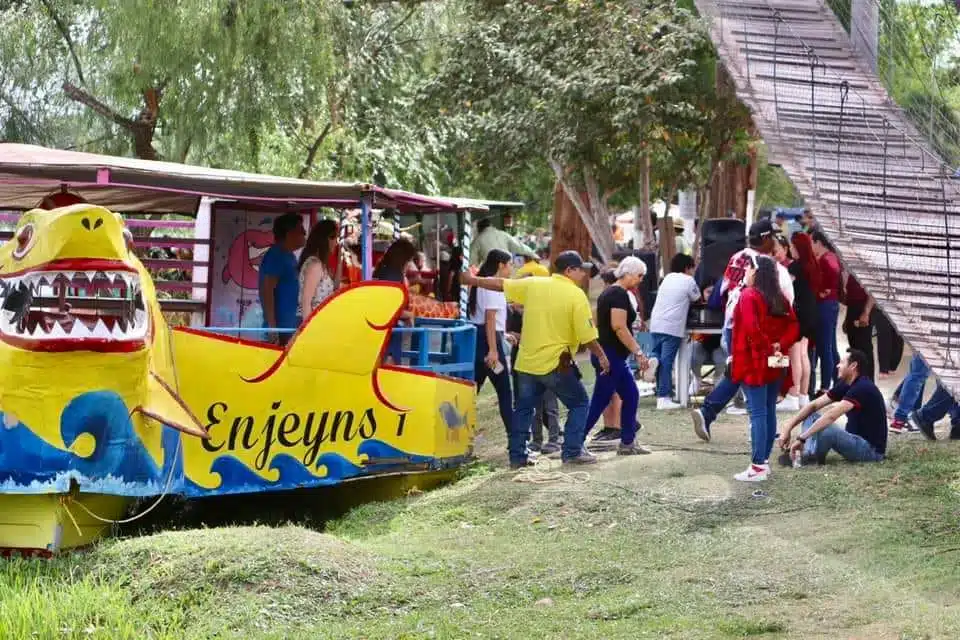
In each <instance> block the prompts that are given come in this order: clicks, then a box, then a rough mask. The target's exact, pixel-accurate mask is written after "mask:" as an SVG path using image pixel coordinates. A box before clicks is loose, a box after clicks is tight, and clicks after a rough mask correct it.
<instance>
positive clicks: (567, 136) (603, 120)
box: [428, 0, 704, 259]
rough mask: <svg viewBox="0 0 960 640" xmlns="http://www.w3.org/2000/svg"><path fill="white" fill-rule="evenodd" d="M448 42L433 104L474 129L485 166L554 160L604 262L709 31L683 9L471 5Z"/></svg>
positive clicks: (623, 4)
mask: <svg viewBox="0 0 960 640" xmlns="http://www.w3.org/2000/svg"><path fill="white" fill-rule="evenodd" d="M466 10H467V15H466V19H465V20H464V22H463V23H462V24H463V26H462V28H461V29H460V30H459V31H458V32H456V33H454V34H453V35H452V36H451V37H450V40H449V43H448V49H449V55H447V56H446V57H445V58H444V61H443V63H442V65H441V66H440V69H439V71H438V73H437V76H436V78H435V79H434V80H433V82H431V83H430V85H429V87H428V95H429V98H430V100H431V103H432V104H436V105H439V107H438V115H440V116H442V118H443V120H445V121H446V122H447V124H448V126H453V127H455V128H458V129H461V130H463V131H465V132H468V133H467V134H466V135H468V136H469V137H470V140H471V143H472V144H471V146H472V147H473V148H474V149H475V152H476V154H477V155H476V161H475V166H477V167H479V168H481V169H482V168H490V167H495V169H493V170H494V171H503V170H505V169H508V168H509V167H517V166H525V165H527V164H528V163H531V162H545V163H547V164H548V165H549V166H550V168H551V170H552V171H553V173H554V176H555V178H556V179H557V180H558V181H559V182H560V183H561V184H562V185H563V187H564V190H565V191H566V192H567V195H568V196H570V198H571V200H572V201H573V203H574V205H575V206H576V208H577V210H578V213H579V214H580V217H581V219H582V220H583V221H584V223H585V224H586V226H587V228H588V229H589V230H590V232H591V235H592V236H593V237H594V240H595V242H596V243H597V246H598V248H599V249H600V251H601V254H602V257H603V258H604V259H608V258H609V256H610V255H611V254H612V247H613V241H612V236H611V235H610V229H609V225H608V224H607V223H606V220H607V215H608V207H607V204H608V202H609V199H610V197H611V196H612V195H614V194H615V193H617V192H618V191H620V190H623V189H627V188H632V187H634V185H636V184H637V183H638V180H639V177H640V176H639V171H640V167H641V158H642V156H643V154H645V153H649V150H648V149H647V141H648V140H649V138H650V136H651V134H652V132H653V130H654V127H655V126H656V125H657V124H658V123H659V121H660V119H661V114H662V113H663V112H664V110H666V109H667V108H672V107H673V106H674V105H667V104H666V103H665V102H664V100H663V97H664V96H665V95H666V93H667V91H668V90H669V89H671V88H673V87H675V86H677V85H679V84H680V83H682V82H683V81H684V80H685V79H686V78H687V76H688V75H689V74H691V73H693V72H694V70H695V68H696V60H695V58H694V54H695V52H696V51H697V50H698V48H699V47H701V46H702V42H703V37H704V36H703V32H702V31H701V30H700V29H699V28H698V25H697V22H696V19H695V18H694V16H693V15H692V14H690V13H689V12H687V11H685V10H682V9H678V8H677V7H676V5H675V4H674V3H673V2H670V1H668V0H658V1H654V2H635V1H620V2H603V1H597V2H574V1H572V0H571V1H569V2H553V1H549V0H527V1H521V0H505V1H500V2H485V1H480V0H477V1H474V2H468V3H467V7H466Z"/></svg>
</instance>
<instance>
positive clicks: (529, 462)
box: [510, 460, 534, 471]
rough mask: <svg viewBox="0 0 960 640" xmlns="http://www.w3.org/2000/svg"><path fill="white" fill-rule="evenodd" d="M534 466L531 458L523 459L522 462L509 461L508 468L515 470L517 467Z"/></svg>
mask: <svg viewBox="0 0 960 640" xmlns="http://www.w3.org/2000/svg"><path fill="white" fill-rule="evenodd" d="M532 466H534V462H533V460H524V461H523V462H511V463H510V470H511V471H517V470H518V469H526V468H527V467H532Z"/></svg>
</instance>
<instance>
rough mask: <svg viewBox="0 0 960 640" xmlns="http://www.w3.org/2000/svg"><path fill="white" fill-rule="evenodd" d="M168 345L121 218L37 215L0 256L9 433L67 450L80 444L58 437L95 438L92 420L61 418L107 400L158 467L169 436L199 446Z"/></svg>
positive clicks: (74, 208) (74, 211) (79, 211)
mask: <svg viewBox="0 0 960 640" xmlns="http://www.w3.org/2000/svg"><path fill="white" fill-rule="evenodd" d="M169 337H170V330H169V327H168V326H167V324H166V322H165V320H164V318H163V315H162V314H161V313H160V307H159V305H158V303H157V296H156V289H155V287H154V284H153V280H152V278H151V277H150V273H149V272H148V271H147V270H146V269H145V268H144V266H143V264H142V263H141V262H140V260H139V259H138V258H137V257H136V255H135V254H134V252H133V236H132V235H131V234H130V232H129V231H128V230H127V229H126V226H125V225H124V222H123V219H122V218H121V217H120V216H119V215H118V214H116V213H113V212H112V211H109V210H107V209H104V208H103V207H98V206H96V205H91V204H76V205H71V206H68V207H61V208H58V209H52V210H40V209H35V210H33V211H28V212H27V213H25V214H23V216H21V218H20V220H19V221H18V223H17V228H16V230H15V231H14V233H13V237H12V238H11V239H10V240H9V241H7V242H6V243H4V244H3V245H2V246H0V413H2V415H3V425H4V427H7V428H11V427H10V424H11V423H13V424H14V426H16V425H20V424H22V425H27V427H28V428H29V429H30V430H31V431H33V432H34V433H35V434H36V435H37V436H39V437H40V438H41V439H42V440H43V441H45V442H47V443H50V444H51V445H53V446H54V447H56V448H58V449H67V448H68V447H69V446H71V445H70V442H72V441H73V440H74V439H75V438H66V437H65V434H77V433H91V432H92V431H91V429H93V430H94V431H95V430H96V429H95V427H96V426H97V425H96V424H94V423H96V422H97V420H98V419H99V418H96V417H90V416H87V417H86V418H83V420H80V421H79V422H78V420H79V419H78V418H77V416H76V415H75V414H71V413H70V412H69V411H67V407H69V406H71V402H73V401H74V400H76V399H77V398H84V397H89V394H91V393H95V394H109V395H112V396H116V397H119V399H120V400H122V402H123V405H124V406H125V407H126V409H127V411H128V412H129V418H130V420H131V422H132V423H133V425H134V433H135V434H136V436H137V437H138V438H139V440H140V441H141V443H142V444H143V446H144V447H145V449H146V451H147V452H148V453H149V454H150V456H151V457H152V458H153V460H154V461H155V462H156V463H157V465H158V466H160V465H161V462H162V461H163V459H164V452H163V444H162V443H163V439H162V438H163V433H164V431H165V428H166V427H171V428H173V429H177V430H179V431H182V432H185V433H188V434H190V435H193V436H197V437H200V438H205V437H206V432H205V431H204V429H203V426H202V425H201V424H200V422H199V420H198V419H197V418H196V416H195V415H193V413H192V412H191V411H190V410H189V409H187V408H186V406H185V405H184V403H183V401H182V400H181V399H180V396H179V389H178V388H177V385H176V384H175V381H176V372H175V366H174V363H173V357H172V352H171V351H170V348H169ZM98 397H99V396H98ZM88 413H89V412H88ZM68 414H69V415H68ZM85 415H86V414H85ZM91 415H92V414H91ZM84 420H89V421H90V424H87V423H85V422H84ZM107 437H108V438H110V437H113V438H119V437H121V435H118V434H115V433H114V434H107ZM101 444H102V445H103V444H104V443H101ZM129 444H130V446H133V443H129ZM104 446H105V445H104ZM124 446H126V444H125V445H124ZM31 471H35V470H31ZM105 473H106V472H105Z"/></svg>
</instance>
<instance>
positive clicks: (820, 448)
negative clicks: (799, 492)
mask: <svg viewBox="0 0 960 640" xmlns="http://www.w3.org/2000/svg"><path fill="white" fill-rule="evenodd" d="M866 367H867V356H866V354H865V353H863V352H862V351H858V350H856V349H849V350H848V351H847V353H846V355H845V356H843V357H842V358H841V359H840V363H839V364H838V365H837V378H838V380H837V384H836V385H834V386H833V387H832V388H831V389H830V390H829V391H828V392H827V393H825V394H824V395H821V396H820V397H818V398H817V399H816V400H811V401H810V404H808V405H807V406H806V407H804V408H803V409H801V410H800V412H799V413H797V415H795V416H794V417H793V418H791V419H790V420H789V421H788V422H787V423H786V424H785V425H784V426H783V429H782V432H781V435H780V442H779V444H780V448H781V449H783V450H784V451H789V453H786V454H784V455H782V456H780V463H781V464H783V465H790V464H793V461H794V460H795V458H796V457H797V456H800V461H801V464H807V463H810V462H816V463H817V464H823V463H824V461H825V460H826V457H827V453H828V452H829V451H830V450H831V449H833V450H834V451H836V452H837V453H839V454H840V455H841V456H842V457H843V459H844V460H846V461H848V462H879V461H881V460H883V458H884V456H885V455H886V452H887V408H886V404H885V403H884V400H883V394H882V393H880V390H879V389H877V385H875V384H874V383H873V381H872V380H870V378H868V377H867V376H866V375H863V374H862V373H861V372H862V371H864V370H865V369H866ZM843 415H845V416H847V428H846V429H843V428H842V427H839V426H837V424H836V422H837V420H838V419H839V418H840V416H843ZM800 424H803V430H802V431H801V432H800V434H799V435H798V436H797V437H796V439H795V440H793V442H792V444H791V441H790V434H791V433H793V430H794V429H795V428H796V427H797V425H800Z"/></svg>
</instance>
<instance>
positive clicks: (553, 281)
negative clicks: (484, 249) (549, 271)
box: [503, 274, 597, 376]
mask: <svg viewBox="0 0 960 640" xmlns="http://www.w3.org/2000/svg"><path fill="white" fill-rule="evenodd" d="M503 293H504V294H505V295H506V296H507V301H508V302H512V303H514V304H521V305H523V331H522V333H521V334H520V353H519V354H518V355H517V365H516V368H517V371H520V372H522V373H529V374H532V375H538V376H542V375H546V374H548V373H550V372H551V371H553V370H554V369H556V368H557V365H559V364H560V354H561V353H563V352H564V351H570V352H572V353H576V351H577V349H578V348H579V347H580V345H581V344H586V343H588V342H591V341H593V340H596V339H597V328H596V326H595V325H594V323H593V313H592V311H591V310H590V301H589V300H587V295H586V294H585V293H584V292H583V289H581V288H580V287H578V286H577V285H576V284H575V283H574V282H573V281H572V280H570V279H569V278H567V277H566V276H562V275H559V274H554V275H552V276H550V277H549V278H520V279H518V280H504V281H503Z"/></svg>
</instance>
